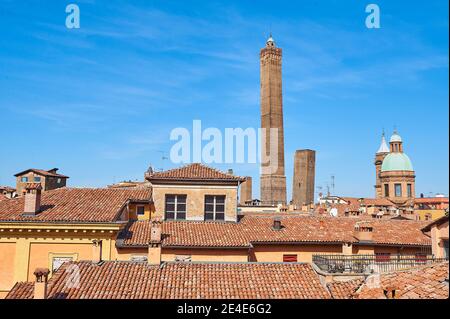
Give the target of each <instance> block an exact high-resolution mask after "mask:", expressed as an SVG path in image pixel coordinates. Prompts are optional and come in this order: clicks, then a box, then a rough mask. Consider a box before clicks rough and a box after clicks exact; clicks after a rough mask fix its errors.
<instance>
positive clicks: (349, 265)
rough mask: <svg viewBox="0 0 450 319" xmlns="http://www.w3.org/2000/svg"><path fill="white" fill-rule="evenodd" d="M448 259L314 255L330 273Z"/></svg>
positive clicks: (378, 270)
mask: <svg viewBox="0 0 450 319" xmlns="http://www.w3.org/2000/svg"><path fill="white" fill-rule="evenodd" d="M443 261H448V259H445V258H434V257H433V256H431V255H422V254H417V255H391V254H376V255H313V263H314V264H315V265H316V266H317V267H319V269H320V270H322V271H323V272H326V273H329V274H370V273H386V272H391V271H395V270H402V269H408V268H412V267H418V266H423V265H429V264H433V263H437V262H443Z"/></svg>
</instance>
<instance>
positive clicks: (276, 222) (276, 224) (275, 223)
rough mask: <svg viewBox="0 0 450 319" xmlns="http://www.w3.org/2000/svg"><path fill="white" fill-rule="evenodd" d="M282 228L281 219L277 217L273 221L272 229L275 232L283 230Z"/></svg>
mask: <svg viewBox="0 0 450 319" xmlns="http://www.w3.org/2000/svg"><path fill="white" fill-rule="evenodd" d="M281 228H283V225H281V217H278V216H277V217H275V218H274V219H273V226H272V229H273V230H281Z"/></svg>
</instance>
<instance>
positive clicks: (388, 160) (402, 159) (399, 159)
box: [381, 138, 414, 172]
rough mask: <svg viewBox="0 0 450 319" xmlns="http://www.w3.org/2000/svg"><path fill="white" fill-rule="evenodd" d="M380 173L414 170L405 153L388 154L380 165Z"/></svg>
mask: <svg viewBox="0 0 450 319" xmlns="http://www.w3.org/2000/svg"><path fill="white" fill-rule="evenodd" d="M391 140H392V138H391ZM381 171H382V172H389V171H414V169H413V166H412V164H411V160H410V159H409V157H408V155H406V154H405V153H389V154H388V155H386V157H385V158H384V160H383V164H381Z"/></svg>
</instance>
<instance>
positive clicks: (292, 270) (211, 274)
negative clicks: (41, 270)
mask: <svg viewBox="0 0 450 319" xmlns="http://www.w3.org/2000/svg"><path fill="white" fill-rule="evenodd" d="M74 266H76V267H77V268H78V270H79V274H80V277H79V278H80V283H79V286H78V287H76V288H75V287H74V288H69V287H67V285H66V282H67V280H68V279H67V278H68V277H69V276H71V275H72V274H71V272H70V271H68V272H66V269H69V268H68V267H70V269H73V268H74ZM32 296H33V284H31V285H30V284H22V283H20V284H16V285H15V286H14V288H13V289H12V290H11V291H10V292H9V294H8V296H7V297H6V298H7V299H16V298H22V299H29V298H32ZM49 298H50V299H236V298H239V299H249V298H250V299H260V298H263V299H270V298H272V299H285V298H290V299H325V298H330V294H329V292H328V290H327V289H326V288H325V287H324V286H322V284H321V283H320V280H319V278H318V276H317V274H316V273H315V272H314V270H313V268H312V266H311V265H310V264H300V263H270V264H269V263H163V264H162V265H161V266H149V265H148V264H147V263H146V262H129V261H128V262H125V261H106V262H102V263H100V264H94V263H92V262H83V261H81V262H73V263H66V264H63V266H61V268H60V269H59V270H58V271H57V273H56V274H55V275H54V276H53V277H52V279H50V281H49Z"/></svg>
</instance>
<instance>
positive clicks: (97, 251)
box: [92, 240, 102, 264]
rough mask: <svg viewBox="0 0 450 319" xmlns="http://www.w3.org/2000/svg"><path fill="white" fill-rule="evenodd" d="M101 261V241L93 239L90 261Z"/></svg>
mask: <svg viewBox="0 0 450 319" xmlns="http://www.w3.org/2000/svg"><path fill="white" fill-rule="evenodd" d="M101 261H102V241H101V240H93V241H92V262H93V263H96V264H97V263H99V262H101Z"/></svg>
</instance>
